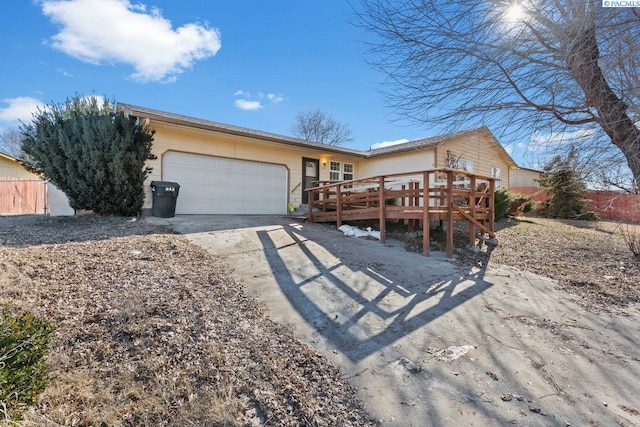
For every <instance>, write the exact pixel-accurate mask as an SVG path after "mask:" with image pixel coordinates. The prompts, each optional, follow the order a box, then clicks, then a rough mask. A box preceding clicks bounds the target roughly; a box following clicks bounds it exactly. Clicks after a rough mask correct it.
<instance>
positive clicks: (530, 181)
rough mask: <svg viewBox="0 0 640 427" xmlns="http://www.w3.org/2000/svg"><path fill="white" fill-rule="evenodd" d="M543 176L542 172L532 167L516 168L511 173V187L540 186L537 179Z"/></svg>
mask: <svg viewBox="0 0 640 427" xmlns="http://www.w3.org/2000/svg"><path fill="white" fill-rule="evenodd" d="M541 177H542V172H538V171H533V170H530V169H516V170H512V171H511V173H510V174H509V184H510V185H509V186H510V187H540V183H539V182H536V181H535V180H536V179H540V178H541Z"/></svg>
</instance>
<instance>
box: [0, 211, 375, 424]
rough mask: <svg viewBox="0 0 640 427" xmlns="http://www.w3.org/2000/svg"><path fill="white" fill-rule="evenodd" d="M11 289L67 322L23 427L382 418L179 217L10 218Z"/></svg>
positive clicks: (4, 288) (3, 234)
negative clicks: (173, 220)
mask: <svg viewBox="0 0 640 427" xmlns="http://www.w3.org/2000/svg"><path fill="white" fill-rule="evenodd" d="M0 290H1V292H0V304H5V303H11V304H12V307H13V309H21V310H28V311H31V312H33V313H34V314H36V315H38V316H42V317H45V318H47V319H50V320H51V321H52V322H53V323H54V324H55V326H56V332H55V338H54V342H53V345H52V349H51V353H50V356H49V364H50V368H51V374H52V377H53V380H52V382H51V383H50V385H49V387H48V388H47V389H46V391H45V392H44V393H43V395H42V399H41V403H40V404H39V405H38V406H37V407H35V408H32V409H31V410H29V411H28V412H27V413H26V422H25V423H24V424H25V425H52V426H55V425H73V426H89V425H93V426H97V425H100V426H114V425H123V426H134V425H135V426H140V425H143V426H144V425H147V426H151V425H153V426H161V425H225V426H227V425H228V426H232V425H248V426H251V425H279V426H280V425H291V426H298V425H310V426H311V425H313V426H334V425H341V426H349V425H353V426H364V425H374V423H373V422H372V421H371V420H370V419H369V417H368V416H367V414H365V413H364V411H363V410H362V409H361V408H362V406H361V403H360V402H358V401H357V400H356V398H355V394H354V390H353V389H352V388H351V387H350V386H349V385H348V384H347V383H346V381H343V379H342V378H341V376H340V373H339V371H338V370H337V369H336V368H334V367H333V366H331V365H330V364H329V363H328V362H327V361H326V360H325V359H324V358H322V357H320V356H319V355H317V354H316V353H314V352H313V351H312V350H310V349H309V348H308V347H306V346H304V345H303V344H301V343H300V342H299V341H297V340H295V339H294V338H293V337H292V335H291V334H290V332H289V331H288V330H286V329H285V328H283V327H282V326H279V325H277V324H275V323H274V322H272V321H270V320H269V319H267V318H266V317H265V316H264V311H263V309H262V307H260V306H259V305H258V303H257V302H256V301H255V300H253V299H251V298H248V297H247V296H246V293H245V290H244V289H243V288H242V287H241V286H240V285H239V284H238V283H236V282H235V281H234V280H233V279H232V278H231V276H230V275H229V274H228V272H227V271H225V269H224V267H222V266H221V265H220V264H219V262H218V260H217V259H216V258H215V257H212V256H211V255H209V254H207V253H206V252H205V251H204V250H201V249H200V248H198V247H196V246H193V245H191V244H189V243H188V242H187V241H186V240H185V239H184V238H183V237H182V236H179V235H175V234H172V233H171V231H170V230H169V229H168V228H165V227H161V226H153V225H151V224H149V223H147V222H145V221H130V220H128V219H123V218H104V217H98V216H84V217H75V218H46V217H0ZM0 407H1V405H0ZM1 415H2V413H1V412H0V416H1ZM4 421H5V423H7V420H4ZM0 424H2V421H1V420H0Z"/></svg>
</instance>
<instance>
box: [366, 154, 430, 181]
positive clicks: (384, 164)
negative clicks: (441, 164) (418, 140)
mask: <svg viewBox="0 0 640 427" xmlns="http://www.w3.org/2000/svg"><path fill="white" fill-rule="evenodd" d="M434 167H435V156H434V151H433V149H422V150H414V151H407V152H404V153H397V154H389V155H385V156H383V157H374V158H373V159H369V160H367V162H366V164H363V165H362V166H361V167H360V172H361V174H360V175H361V176H360V177H361V178H368V177H371V176H379V175H390V174H394V173H404V172H415V171H422V170H425V169H433V168H434Z"/></svg>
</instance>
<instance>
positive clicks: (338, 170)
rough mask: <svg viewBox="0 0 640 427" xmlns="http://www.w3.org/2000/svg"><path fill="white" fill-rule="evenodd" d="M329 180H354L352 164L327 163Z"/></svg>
mask: <svg viewBox="0 0 640 427" xmlns="http://www.w3.org/2000/svg"><path fill="white" fill-rule="evenodd" d="M329 179H330V180H332V181H351V180H352V179H355V173H354V166H353V164H352V163H340V162H336V161H333V160H332V161H331V162H329Z"/></svg>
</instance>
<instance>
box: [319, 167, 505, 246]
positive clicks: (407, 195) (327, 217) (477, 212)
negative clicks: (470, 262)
mask: <svg viewBox="0 0 640 427" xmlns="http://www.w3.org/2000/svg"><path fill="white" fill-rule="evenodd" d="M496 180H497V178H492V177H488V176H482V175H476V174H472V173H468V172H465V171H460V170H456V169H430V170H425V171H419V172H410V173H403V174H394V175H385V176H377V177H372V178H366V179H358V180H354V181H340V182H335V181H318V182H317V183H315V185H316V186H315V187H313V188H308V189H306V190H307V191H308V192H309V221H312V222H335V223H336V226H337V227H340V225H342V223H343V222H348V221H356V220H378V221H379V223H380V241H381V242H382V243H384V242H385V231H386V230H385V229H386V226H385V223H386V220H388V219H403V220H407V221H408V227H409V231H414V230H415V229H417V228H418V227H419V226H420V225H421V226H422V239H423V248H424V250H423V253H424V255H427V256H428V255H429V225H430V222H431V221H444V222H446V232H447V245H446V248H447V249H446V250H447V256H448V257H449V258H451V257H452V256H453V223H454V221H467V222H469V244H470V245H472V246H473V245H475V244H476V234H477V232H478V231H480V232H481V233H483V234H488V235H489V236H490V237H491V238H494V237H495V229H494V198H493V196H494V193H495V182H496Z"/></svg>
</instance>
